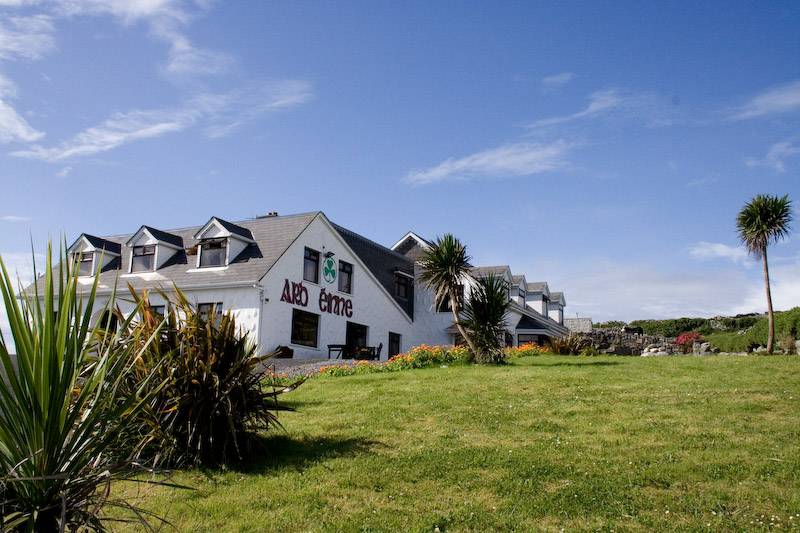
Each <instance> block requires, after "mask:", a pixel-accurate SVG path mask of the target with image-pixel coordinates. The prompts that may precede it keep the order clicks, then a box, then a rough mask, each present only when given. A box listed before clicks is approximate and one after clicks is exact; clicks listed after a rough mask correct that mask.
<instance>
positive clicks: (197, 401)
mask: <svg viewBox="0 0 800 533" xmlns="http://www.w3.org/2000/svg"><path fill="white" fill-rule="evenodd" d="M128 288H129V291H130V293H131V295H132V296H133V301H134V302H135V303H136V305H137V309H138V315H139V318H138V320H137V322H136V323H135V324H134V325H133V326H132V327H133V328H134V330H135V331H138V332H140V335H139V336H140V338H145V337H149V336H152V335H157V339H156V340H155V341H154V342H152V343H150V344H149V346H147V347H146V349H145V350H144V351H143V354H142V357H141V358H140V359H139V360H138V361H137V365H136V369H135V373H134V374H133V376H132V379H131V381H130V384H129V385H128V386H133V387H138V386H139V383H140V382H142V381H143V380H146V379H148V378H149V377H151V376H153V375H159V376H160V378H159V380H163V381H165V382H166V385H165V386H164V387H163V388H162V389H160V391H159V392H158V393H157V394H156V395H154V396H153V397H152V398H151V401H150V402H149V403H148V405H147V406H146V408H145V409H144V410H143V411H142V413H141V416H140V417H139V418H140V420H139V423H140V428H141V432H142V434H144V435H147V434H151V435H153V438H152V441H151V442H149V443H148V444H147V446H146V447H145V448H144V451H143V453H145V454H146V455H147V457H149V458H152V459H153V460H161V461H164V462H166V463H168V464H170V465H186V464H190V465H198V464H205V465H218V464H220V463H226V462H229V461H240V460H244V459H247V458H249V457H250V455H251V454H252V451H253V448H254V445H255V444H257V443H258V441H259V436H260V431H261V430H266V429H269V428H272V427H275V426H280V422H279V421H278V417H277V412H278V411H291V410H293V409H292V408H290V407H288V406H286V405H283V404H280V403H278V396H279V395H281V394H283V393H284V392H289V391H291V390H294V389H295V388H296V387H298V386H299V385H300V384H301V383H302V382H303V381H304V379H305V378H300V379H297V380H295V381H294V382H292V383H290V384H288V385H284V386H274V387H272V386H269V385H268V384H266V383H265V382H264V378H265V374H266V372H267V363H266V362H267V360H268V359H270V358H271V357H273V356H274V355H275V353H268V354H265V355H258V347H257V346H256V345H255V343H253V342H252V341H251V339H250V337H249V336H248V335H247V334H246V333H242V332H241V331H240V328H239V327H238V326H237V324H236V320H235V318H234V315H233V313H232V312H230V311H228V312H225V313H217V312H215V311H212V312H211V313H209V315H208V316H207V317H203V316H201V315H200V313H198V311H197V308H196V307H195V306H194V305H193V304H192V303H191V302H190V301H189V299H188V298H187V297H186V295H185V294H184V293H183V292H181V291H180V289H178V288H177V287H175V289H174V292H173V294H167V293H165V292H164V291H161V290H159V289H156V292H157V293H158V294H159V295H160V296H161V297H162V298H163V299H164V300H165V301H166V306H165V316H164V317H162V316H161V315H159V314H158V313H156V312H155V311H154V310H153V308H152V306H150V304H149V303H148V301H147V293H143V294H137V292H136V291H135V290H134V289H133V287H131V286H130V285H129V286H128ZM160 326H163V327H161V329H160V330H159V327H160Z"/></svg>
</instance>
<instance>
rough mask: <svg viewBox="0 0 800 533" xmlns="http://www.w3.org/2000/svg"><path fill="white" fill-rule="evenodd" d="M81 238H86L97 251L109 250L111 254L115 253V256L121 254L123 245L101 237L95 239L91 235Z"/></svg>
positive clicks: (83, 235) (86, 234)
mask: <svg viewBox="0 0 800 533" xmlns="http://www.w3.org/2000/svg"><path fill="white" fill-rule="evenodd" d="M81 237H85V238H86V240H87V241H89V244H91V245H92V246H94V247H95V248H97V249H100V250H108V251H109V252H113V253H115V254H119V253H120V247H121V245H120V243H118V242H115V241H112V240H109V239H103V238H101V237H95V236H94V235H89V234H88V233H84V234H82V235H81Z"/></svg>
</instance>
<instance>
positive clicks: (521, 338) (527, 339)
mask: <svg viewBox="0 0 800 533" xmlns="http://www.w3.org/2000/svg"><path fill="white" fill-rule="evenodd" d="M517 342H518V343H519V345H520V346H522V345H523V344H539V335H528V334H525V333H520V334H519V335H517Z"/></svg>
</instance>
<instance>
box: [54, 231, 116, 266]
mask: <svg viewBox="0 0 800 533" xmlns="http://www.w3.org/2000/svg"><path fill="white" fill-rule="evenodd" d="M67 251H68V252H69V253H70V255H71V257H72V259H73V261H75V266H76V267H77V269H78V275H79V276H94V275H96V274H99V273H100V272H105V271H107V270H112V269H114V270H116V269H118V268H119V267H120V253H121V246H120V244H119V243H118V242H113V241H109V240H107V239H101V238H100V237H94V236H93V235H88V234H86V233H82V234H81V236H80V237H78V239H77V240H76V241H75V242H74V243H72V246H70V247H69V248H68V249H67Z"/></svg>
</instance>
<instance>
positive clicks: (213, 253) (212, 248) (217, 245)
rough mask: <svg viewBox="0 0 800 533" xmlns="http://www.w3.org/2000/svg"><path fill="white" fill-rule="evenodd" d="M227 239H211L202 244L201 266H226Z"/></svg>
mask: <svg viewBox="0 0 800 533" xmlns="http://www.w3.org/2000/svg"><path fill="white" fill-rule="evenodd" d="M227 248H228V240H227V239H211V240H207V241H203V242H201V243H200V266H201V267H214V266H225V255H226V251H227Z"/></svg>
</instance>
